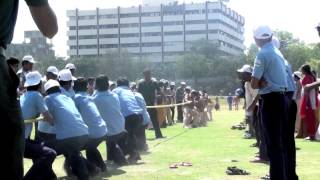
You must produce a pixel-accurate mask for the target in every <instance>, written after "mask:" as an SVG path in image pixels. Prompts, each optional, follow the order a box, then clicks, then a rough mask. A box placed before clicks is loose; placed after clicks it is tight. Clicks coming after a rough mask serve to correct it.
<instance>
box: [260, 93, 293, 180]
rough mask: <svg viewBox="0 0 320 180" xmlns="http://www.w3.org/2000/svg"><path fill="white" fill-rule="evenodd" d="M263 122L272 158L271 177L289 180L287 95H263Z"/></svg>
mask: <svg viewBox="0 0 320 180" xmlns="http://www.w3.org/2000/svg"><path fill="white" fill-rule="evenodd" d="M261 98H262V107H261V117H262V118H261V122H262V128H263V133H264V135H265V139H266V144H267V151H268V156H269V159H270V178H271V179H272V180H288V173H287V172H288V167H287V165H288V153H287V148H286V146H287V133H288V126H287V125H288V122H287V120H288V117H287V115H288V107H287V105H288V104H287V101H286V97H285V95H283V94H280V93H276V92H273V93H269V94H264V95H261Z"/></svg>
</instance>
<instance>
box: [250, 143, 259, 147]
mask: <svg viewBox="0 0 320 180" xmlns="http://www.w3.org/2000/svg"><path fill="white" fill-rule="evenodd" d="M250 147H258V143H253V144H251V145H250Z"/></svg>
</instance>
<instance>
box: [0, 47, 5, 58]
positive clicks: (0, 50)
mask: <svg viewBox="0 0 320 180" xmlns="http://www.w3.org/2000/svg"><path fill="white" fill-rule="evenodd" d="M4 51H5V49H4V48H3V47H2V46H0V55H2V56H4Z"/></svg>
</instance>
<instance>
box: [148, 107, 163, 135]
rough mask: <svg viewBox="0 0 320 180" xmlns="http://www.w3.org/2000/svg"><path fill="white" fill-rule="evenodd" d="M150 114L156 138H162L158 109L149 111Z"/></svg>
mask: <svg viewBox="0 0 320 180" xmlns="http://www.w3.org/2000/svg"><path fill="white" fill-rule="evenodd" d="M147 110H148V113H149V115H150V119H151V122H152V126H153V129H154V133H155V135H156V138H162V133H161V130H160V126H159V122H158V117H157V110H156V109H147Z"/></svg>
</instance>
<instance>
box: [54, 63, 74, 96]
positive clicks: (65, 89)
mask: <svg viewBox="0 0 320 180" xmlns="http://www.w3.org/2000/svg"><path fill="white" fill-rule="evenodd" d="M58 79H59V83H60V86H61V93H62V94H64V95H66V96H68V97H70V98H72V99H73V98H74V95H75V93H74V91H73V87H72V86H73V81H74V80H76V78H75V77H73V76H72V74H71V71H70V70H69V69H63V70H61V71H60V72H59V74H58Z"/></svg>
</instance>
